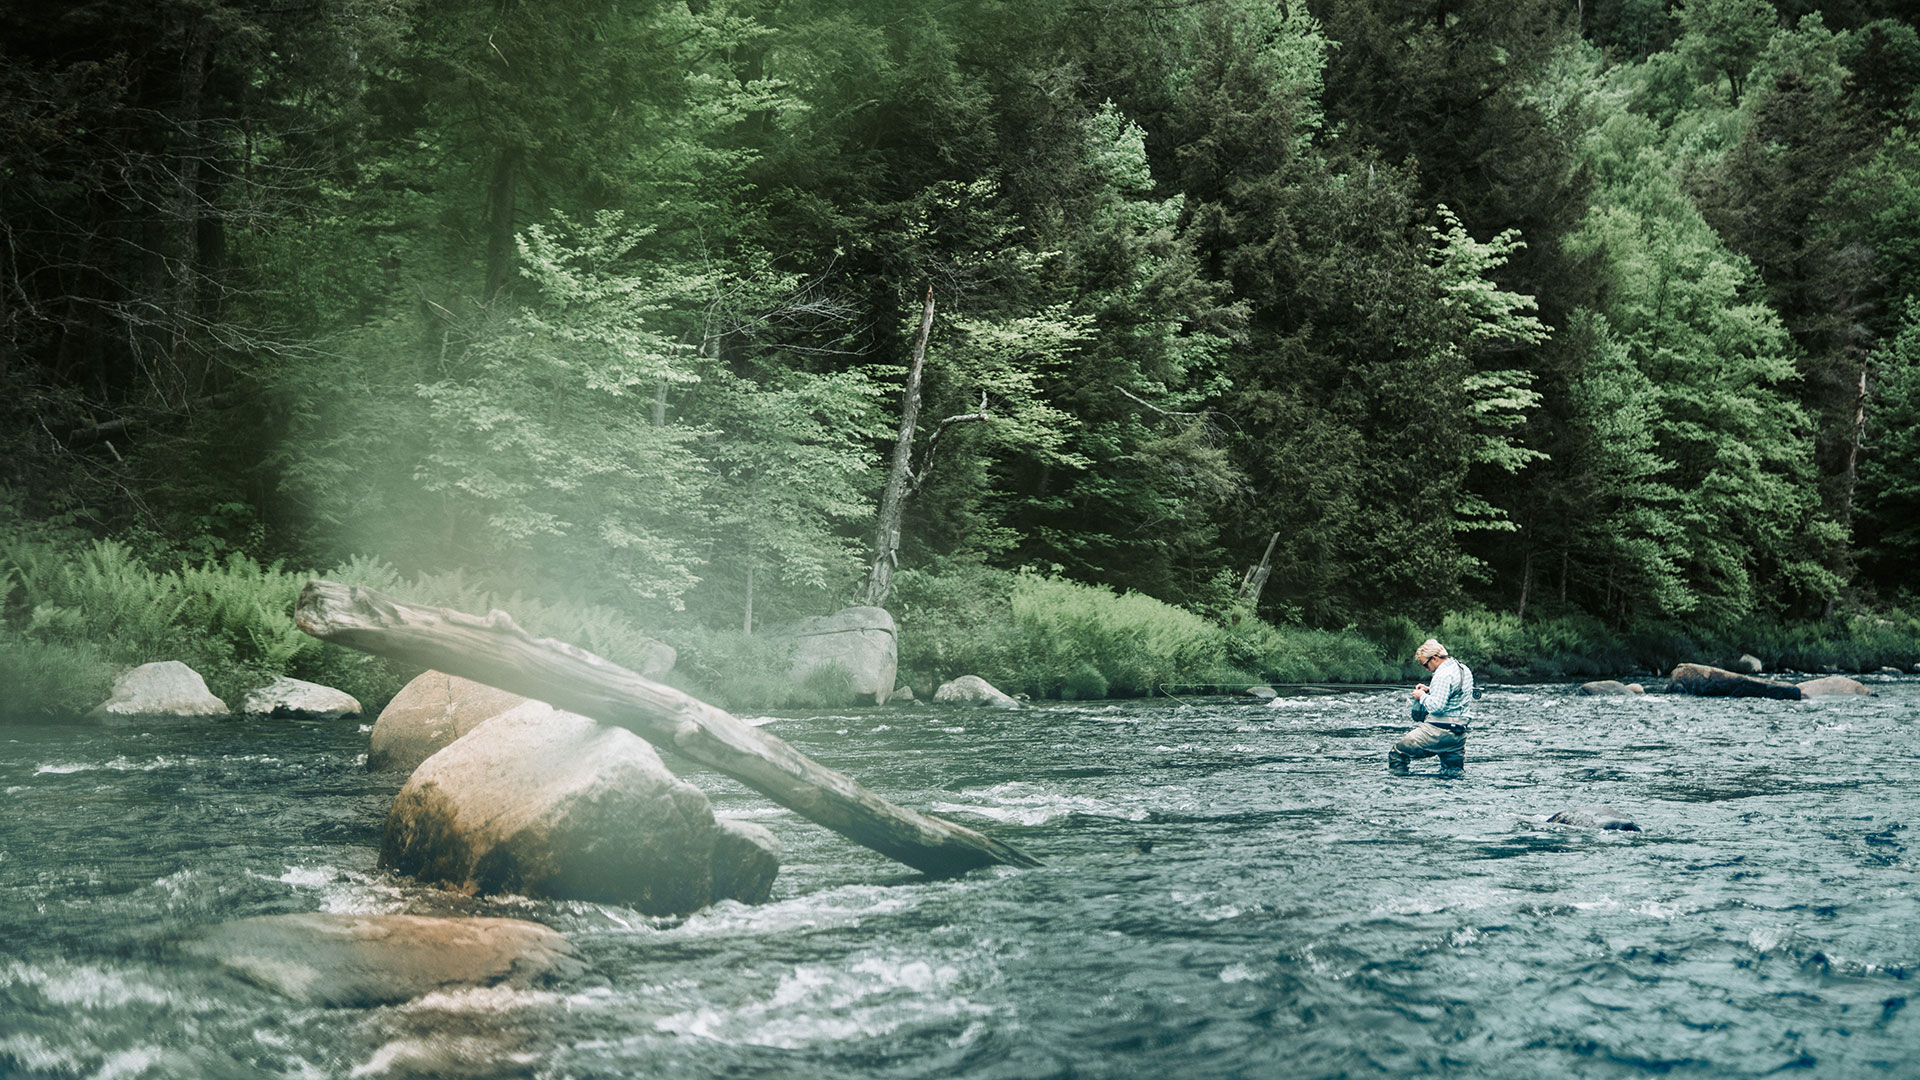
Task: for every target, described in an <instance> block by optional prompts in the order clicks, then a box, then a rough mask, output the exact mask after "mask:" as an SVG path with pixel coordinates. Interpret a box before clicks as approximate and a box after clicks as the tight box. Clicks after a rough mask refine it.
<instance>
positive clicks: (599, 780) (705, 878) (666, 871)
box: [380, 701, 718, 915]
mask: <svg viewBox="0 0 1920 1080" xmlns="http://www.w3.org/2000/svg"><path fill="white" fill-rule="evenodd" d="M717 832H718V829H717V828H716V826H715V824H714V818H713V809H712V807H711V806H710V805H709V804H708V802H707V797H706V795H704V794H702V793H701V791H700V789H698V788H696V787H694V786H693V785H691V784H688V783H686V782H684V781H682V780H680V779H678V778H677V777H675V776H674V775H673V774H672V773H670V772H668V771H667V768H666V766H665V765H663V764H661V761H660V756H659V755H658V754H656V753H655V752H654V750H653V747H652V746H650V745H648V743H647V742H646V740H644V739H642V738H640V737H639V736H638V735H635V734H634V733H632V732H630V731H627V730H626V729H624V728H616V727H606V726H603V725H601V724H598V723H595V722H594V721H592V720H589V719H587V718H586V717H584V716H576V715H574V714H572V713H567V712H561V711H560V710H558V709H555V708H553V707H552V706H550V705H547V704H544V703H542V702H537V701H529V702H526V703H524V704H522V705H520V706H518V707H516V708H514V709H512V710H510V711H508V712H505V713H502V714H501V715H499V716H496V717H494V718H493V719H491V720H488V721H486V722H485V723H483V724H481V725H480V726H478V727H476V728H474V729H473V730H472V731H470V732H468V733H467V734H466V735H464V736H462V737H461V738H459V739H457V740H455V741H454V742H452V743H450V744H449V745H447V746H446V747H445V748H444V749H442V750H440V751H439V752H438V753H436V754H434V755H433V756H432V757H430V758H428V759H427V760H426V761H424V762H422V763H421V764H420V767H419V768H417V769H415V770H414V771H413V775H412V776H411V777H409V778H408V780H407V783H406V786H405V787H403V788H401V789H400V794H399V795H398V796H396V797H395V798H394V800H393V809H392V810H391V811H390V812H389V813H388V815H387V830H386V837H385V840H384V842H383V844H382V846H381V851H380V863H381V865H382V866H385V867H388V868H390V869H393V870H397V871H400V872H401V873H406V874H412V875H414V876H415V877H418V878H420V879H421V880H423V881H438V882H445V883H447V884H450V885H452V886H454V887H455V888H458V889H464V890H467V891H471V892H477V893H519V894H521V895H525V896H534V897H554V898H558V899H571V900H590V901H596V902H601V903H613V904H625V905H629V906H631V907H635V908H638V909H640V910H641V911H643V912H646V913H648V914H659V915H666V914H678V913H683V912H688V911H693V910H695V909H697V908H700V907H703V906H705V905H706V904H707V902H708V901H709V900H710V899H711V897H712V894H713V887H712V883H713V858H714V843H715V837H716V834H717Z"/></svg>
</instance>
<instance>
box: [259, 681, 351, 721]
mask: <svg viewBox="0 0 1920 1080" xmlns="http://www.w3.org/2000/svg"><path fill="white" fill-rule="evenodd" d="M240 711H241V713H243V714H245V715H247V716H295V717H300V718H302V719H308V720H339V719H341V718H343V717H348V716H359V715H360V700H359V699H358V698H356V697H354V696H353V695H352V694H349V693H347V692H346V691H344V690H335V689H334V688H333V687H331V686H321V685H320V684H319V683H310V682H302V681H301V680H299V679H289V678H287V677H286V676H285V675H282V676H280V677H279V678H277V679H275V680H273V681H272V682H270V683H268V684H267V685H265V686H262V687H260V688H259V689H257V690H249V691H247V696H246V697H244V698H242V699H241V700H240Z"/></svg>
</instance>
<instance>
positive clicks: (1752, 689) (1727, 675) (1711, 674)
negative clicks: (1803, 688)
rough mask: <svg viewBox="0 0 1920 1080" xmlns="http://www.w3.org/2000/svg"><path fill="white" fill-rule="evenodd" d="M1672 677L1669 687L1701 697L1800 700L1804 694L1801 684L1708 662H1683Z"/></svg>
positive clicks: (1675, 669) (1674, 670)
mask: <svg viewBox="0 0 1920 1080" xmlns="http://www.w3.org/2000/svg"><path fill="white" fill-rule="evenodd" d="M1671 679H1672V682H1671V683H1669V684H1668V689H1670V690H1677V691H1679V692H1681V693H1685V694H1696V695H1698V696H1700V697H1760V698H1784V699H1786V700H1789V701H1798V700H1799V699H1800V698H1801V696H1802V695H1801V693H1800V688H1799V687H1797V686H1795V685H1793V684H1792V683H1783V682H1769V681H1768V680H1766V679H1756V678H1754V677H1753V676H1751V675H1739V674H1736V673H1734V672H1731V671H1728V670H1726V669H1725V668H1717V667H1708V666H1707V665H1705V664H1681V665H1680V666H1679V667H1677V668H1674V669H1673V675H1672V676H1671Z"/></svg>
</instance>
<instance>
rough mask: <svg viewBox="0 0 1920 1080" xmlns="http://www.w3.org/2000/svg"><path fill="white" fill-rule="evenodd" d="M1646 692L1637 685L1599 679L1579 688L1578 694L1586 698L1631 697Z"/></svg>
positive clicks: (1644, 688) (1642, 687)
mask: <svg viewBox="0 0 1920 1080" xmlns="http://www.w3.org/2000/svg"><path fill="white" fill-rule="evenodd" d="M1646 692H1647V690H1646V687H1644V686H1641V685H1640V684H1639V683H1623V682H1618V681H1616V680H1614V679H1601V680H1599V681H1598V682H1590V683H1585V684H1583V685H1582V686H1581V687H1580V693H1581V694H1582V695H1584V696H1586V697H1632V696H1633V695H1635V694H1644V693H1646Z"/></svg>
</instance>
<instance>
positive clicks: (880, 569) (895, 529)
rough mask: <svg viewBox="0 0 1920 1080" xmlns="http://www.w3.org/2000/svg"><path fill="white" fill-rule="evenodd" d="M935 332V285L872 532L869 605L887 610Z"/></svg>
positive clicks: (922, 318)
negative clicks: (922, 390)
mask: <svg viewBox="0 0 1920 1080" xmlns="http://www.w3.org/2000/svg"><path fill="white" fill-rule="evenodd" d="M932 332H933V286H932V285H928V286H927V296H926V300H925V302H924V303H923V304H922V305H921V308H920V330H919V332H918V333H916V334H914V336H913V358H912V363H911V364H910V365H909V366H908V368H907V394H906V399H905V400H904V401H902V402H901V403H900V436H899V438H898V439H896V440H895V441H894V444H893V461H892V463H891V465H890V466H889V467H888V469H887V490H886V494H885V495H882V496H881V498H880V517H879V520H878V521H877V522H876V523H875V526H874V531H873V566H872V568H871V569H870V570H869V571H868V572H867V604H868V605H869V606H872V607H885V606H886V603H887V594H889V593H891V592H892V591H893V568H894V566H895V565H896V564H898V562H899V559H900V522H901V519H902V518H903V517H904V516H905V513H906V503H907V490H908V485H909V483H911V481H912V479H913V470H912V459H913V434H914V428H915V427H917V426H918V425H919V423H920V374H921V371H922V370H923V369H924V368H925V367H926V364H927V335H928V334H930V333H932Z"/></svg>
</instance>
